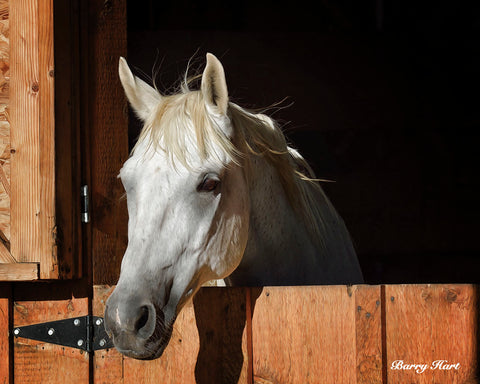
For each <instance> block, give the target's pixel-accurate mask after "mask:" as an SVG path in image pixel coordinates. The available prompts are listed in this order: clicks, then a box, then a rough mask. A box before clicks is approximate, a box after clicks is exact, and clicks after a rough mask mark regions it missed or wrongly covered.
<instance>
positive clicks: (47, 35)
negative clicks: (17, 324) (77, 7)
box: [38, 0, 63, 279]
mask: <svg viewBox="0 0 480 384" xmlns="http://www.w3.org/2000/svg"><path fill="white" fill-rule="evenodd" d="M53 37H54V34H53V0H38V64H39V65H38V82H39V89H40V91H39V94H38V96H39V110H40V116H39V126H38V130H39V132H40V133H39V149H38V151H39V153H38V156H39V167H40V168H39V174H40V175H39V176H40V215H39V224H38V225H39V228H40V229H39V236H40V259H39V261H40V278H41V279H52V278H58V272H59V271H58V262H57V244H56V231H57V224H56V217H55V214H56V213H55V82H54V64H55V63H54V50H53V46H54V43H53ZM62 144H63V143H62Z"/></svg>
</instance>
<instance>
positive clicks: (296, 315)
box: [252, 286, 357, 383]
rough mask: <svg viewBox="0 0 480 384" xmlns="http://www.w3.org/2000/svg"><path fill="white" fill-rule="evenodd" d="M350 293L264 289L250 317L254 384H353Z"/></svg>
mask: <svg viewBox="0 0 480 384" xmlns="http://www.w3.org/2000/svg"><path fill="white" fill-rule="evenodd" d="M355 331H356V330H355V296H354V289H353V288H348V289H347V287H345V286H322V287H265V288H263V291H262V293H261V295H260V296H259V297H258V299H257V300H256V303H255V308H254V312H253V319H252V335H253V378H254V382H255V383H355V382H356V376H357V370H356V349H357V346H356V338H355Z"/></svg>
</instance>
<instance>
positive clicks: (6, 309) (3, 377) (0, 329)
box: [0, 283, 13, 384]
mask: <svg viewBox="0 0 480 384" xmlns="http://www.w3.org/2000/svg"><path fill="white" fill-rule="evenodd" d="M11 293H12V289H11V286H10V285H9V284H5V283H0V383H1V384H10V383H13V380H12V359H11V353H10V352H11V351H10V337H9V334H10V318H11V313H10V308H11Z"/></svg>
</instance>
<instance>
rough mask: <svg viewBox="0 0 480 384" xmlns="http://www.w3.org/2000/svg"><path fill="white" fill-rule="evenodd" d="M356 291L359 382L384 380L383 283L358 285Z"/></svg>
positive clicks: (366, 383)
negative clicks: (381, 284) (380, 284)
mask: <svg viewBox="0 0 480 384" xmlns="http://www.w3.org/2000/svg"><path fill="white" fill-rule="evenodd" d="M354 294H355V307H356V308H355V309H356V310H355V329H356V347H357V360H356V367H357V381H356V383H357V384H375V383H382V364H383V360H382V310H381V309H382V308H381V307H382V301H381V287H380V286H379V285H373V286H369V285H358V286H356V287H355V290H354Z"/></svg>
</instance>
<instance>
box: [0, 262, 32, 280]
mask: <svg viewBox="0 0 480 384" xmlns="http://www.w3.org/2000/svg"><path fill="white" fill-rule="evenodd" d="M39 265H40V264H39V263H0V281H33V280H38V278H39Z"/></svg>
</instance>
